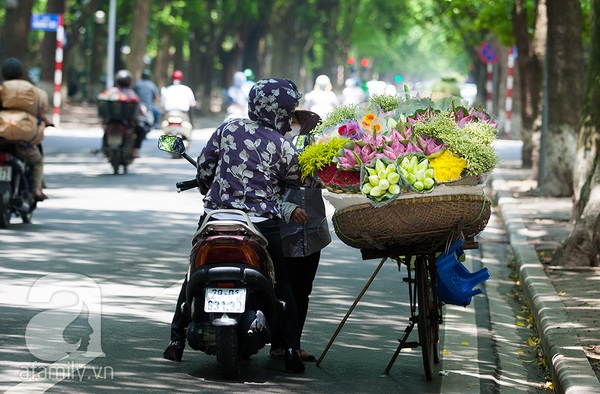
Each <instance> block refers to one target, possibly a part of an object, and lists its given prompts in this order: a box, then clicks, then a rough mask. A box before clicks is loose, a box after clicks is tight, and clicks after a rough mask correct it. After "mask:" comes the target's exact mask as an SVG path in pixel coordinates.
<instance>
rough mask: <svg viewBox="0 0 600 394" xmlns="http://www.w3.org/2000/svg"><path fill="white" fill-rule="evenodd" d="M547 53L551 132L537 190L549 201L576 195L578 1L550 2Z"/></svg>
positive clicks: (580, 98)
mask: <svg viewBox="0 0 600 394" xmlns="http://www.w3.org/2000/svg"><path fill="white" fill-rule="evenodd" d="M547 9H548V45H547V52H546V57H547V59H546V61H547V63H546V66H547V71H546V73H547V79H548V80H547V89H546V90H547V91H546V94H547V95H548V97H547V100H545V101H546V102H547V104H548V108H546V111H547V112H548V116H547V118H548V132H547V138H546V140H545V141H541V142H542V143H543V144H544V145H545V157H543V158H540V159H542V160H541V161H540V166H542V165H543V166H544V168H541V167H540V170H543V171H541V172H540V174H542V178H543V179H540V182H539V183H538V189H539V191H541V192H542V194H543V195H546V196H550V197H570V196H572V195H573V161H574V159H575V150H576V146H577V132H578V126H579V117H580V115H581V108H582V104H583V94H584V92H585V90H584V76H583V75H584V66H583V62H584V59H583V39H582V32H583V27H582V20H581V8H580V5H579V0H563V1H549V2H548V5H547Z"/></svg>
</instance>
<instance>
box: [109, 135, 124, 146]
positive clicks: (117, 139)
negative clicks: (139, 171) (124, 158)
mask: <svg viewBox="0 0 600 394" xmlns="http://www.w3.org/2000/svg"><path fill="white" fill-rule="evenodd" d="M106 143H107V144H108V145H110V146H121V144H122V143H123V134H122V133H121V132H112V133H109V134H108V135H107V138H106Z"/></svg>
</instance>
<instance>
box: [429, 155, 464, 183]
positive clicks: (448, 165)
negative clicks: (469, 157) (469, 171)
mask: <svg viewBox="0 0 600 394" xmlns="http://www.w3.org/2000/svg"><path fill="white" fill-rule="evenodd" d="M429 164H430V165H431V167H433V177H434V178H435V180H436V182H438V183H444V182H450V181H455V180H457V179H460V177H461V174H462V172H463V170H464V169H465V168H467V161H466V160H465V159H461V158H460V157H456V156H454V155H453V154H452V153H450V151H449V150H448V149H446V150H445V151H444V153H442V154H441V155H439V156H438V157H436V158H434V159H431V160H430V161H429Z"/></svg>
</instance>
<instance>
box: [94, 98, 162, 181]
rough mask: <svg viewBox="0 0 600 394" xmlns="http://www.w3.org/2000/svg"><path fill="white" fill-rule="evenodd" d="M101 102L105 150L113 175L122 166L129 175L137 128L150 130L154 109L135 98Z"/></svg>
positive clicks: (103, 145) (103, 146)
mask: <svg viewBox="0 0 600 394" xmlns="http://www.w3.org/2000/svg"><path fill="white" fill-rule="evenodd" d="M98 103H99V104H98V105H99V107H98V110H99V115H100V117H101V118H102V122H103V128H104V136H103V138H102V153H103V154H104V156H105V157H106V159H107V160H108V161H109V163H110V164H111V166H112V168H113V174H115V175H116V174H118V173H119V168H120V167H123V173H124V174H126V173H127V168H128V166H129V165H130V164H131V163H133V160H134V159H135V157H134V152H133V149H134V146H135V139H136V138H137V137H136V132H135V131H136V128H138V127H141V128H142V129H143V130H144V133H148V132H149V131H150V130H151V128H152V124H153V123H154V118H153V115H152V111H149V110H148V109H147V108H146V107H145V106H144V105H143V104H141V103H139V102H136V101H115V100H99V101H98Z"/></svg>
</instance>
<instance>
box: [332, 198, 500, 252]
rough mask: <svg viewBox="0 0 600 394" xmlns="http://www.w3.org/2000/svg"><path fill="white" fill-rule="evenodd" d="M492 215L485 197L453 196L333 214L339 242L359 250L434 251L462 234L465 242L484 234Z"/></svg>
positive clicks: (358, 207)
mask: <svg viewBox="0 0 600 394" xmlns="http://www.w3.org/2000/svg"><path fill="white" fill-rule="evenodd" d="M490 215H491V200H490V199H489V198H487V197H486V196H484V195H471V194H453V195H441V196H440V195H438V196H418V197H414V198H408V199H397V200H394V201H392V202H390V203H388V204H386V205H384V206H382V207H378V208H375V207H373V206H372V205H371V204H368V203H367V204H359V205H353V206H350V207H347V208H344V209H341V210H338V211H336V212H335V213H334V214H333V217H332V222H333V226H334V229H335V232H336V234H337V236H338V238H339V239H340V240H341V241H342V242H344V243H345V244H346V245H348V246H352V247H354V248H358V249H379V250H385V249H393V248H398V247H403V248H405V247H409V246H412V245H415V246H416V245H419V246H426V245H429V246H430V247H431V249H434V248H436V247H438V246H439V245H441V244H444V243H445V242H446V241H447V240H448V238H449V236H450V235H451V234H452V233H453V232H456V231H462V234H463V236H464V237H465V238H469V237H475V236H476V235H478V234H479V233H481V232H482V231H483V229H484V228H485V226H486V225H487V222H488V220H489V218H490Z"/></svg>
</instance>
